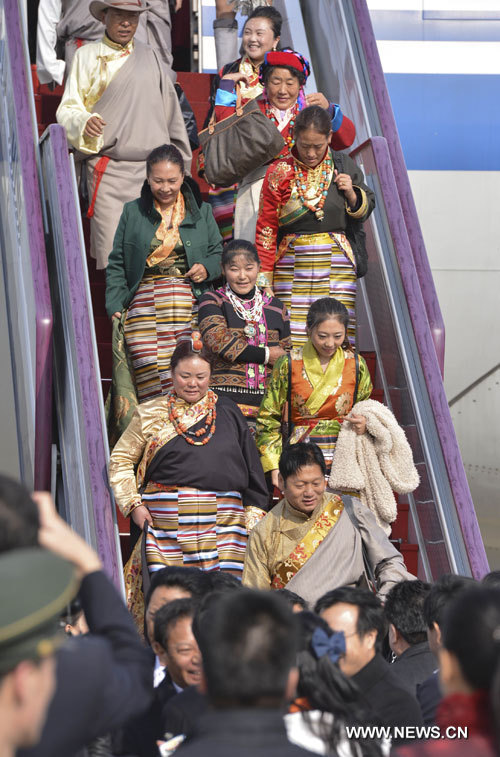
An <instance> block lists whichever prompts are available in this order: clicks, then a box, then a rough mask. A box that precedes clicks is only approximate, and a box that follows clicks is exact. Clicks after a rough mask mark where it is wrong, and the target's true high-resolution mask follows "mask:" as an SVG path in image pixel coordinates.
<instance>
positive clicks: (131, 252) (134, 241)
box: [106, 182, 222, 318]
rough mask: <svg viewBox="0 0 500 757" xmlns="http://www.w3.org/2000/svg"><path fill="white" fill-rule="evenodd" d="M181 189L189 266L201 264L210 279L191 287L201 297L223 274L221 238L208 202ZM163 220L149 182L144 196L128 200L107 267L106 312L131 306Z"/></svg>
mask: <svg viewBox="0 0 500 757" xmlns="http://www.w3.org/2000/svg"><path fill="white" fill-rule="evenodd" d="M181 192H182V194H183V195H184V199H185V201H186V215H185V218H184V220H183V221H182V223H181V225H180V226H179V233H180V237H181V240H182V243H183V245H184V250H185V252H186V257H187V262H188V269H189V268H191V266H193V265H194V264H195V263H202V265H204V266H205V268H206V269H207V273H208V279H206V280H205V281H203V282H202V283H201V284H196V285H193V283H192V282H191V288H192V290H193V294H194V296H195V297H196V298H197V299H198V298H199V297H201V295H202V294H203V292H205V291H206V290H207V289H208V288H209V287H210V282H211V281H214V280H215V279H217V278H218V277H219V276H220V272H221V270H220V258H221V253H222V237H221V235H220V233H219V228H218V226H217V224H216V222H215V219H214V217H213V213H212V208H211V206H210V205H209V204H208V203H207V202H202V203H201V206H199V205H198V203H197V202H196V200H195V197H194V195H193V193H192V191H191V189H190V188H189V187H188V186H187V185H186V184H183V185H182V187H181ZM160 223H161V216H160V214H159V213H158V211H157V210H156V209H155V207H154V204H153V196H152V194H151V190H150V189H149V185H148V184H147V182H144V186H143V188H142V192H141V196H140V197H139V198H138V199H137V200H132V202H127V203H125V205H124V206H123V212H122V215H121V218H120V222H119V224H118V228H117V230H116V234H115V238H114V241H113V250H112V252H111V254H110V256H109V261H108V267H107V269H106V311H107V313H108V315H109V317H110V318H111V316H112V315H113V313H116V312H117V311H120V312H122V311H123V310H124V308H126V307H128V305H130V302H131V301H132V298H133V296H134V294H135V293H136V291H137V287H138V286H139V284H140V283H141V279H142V277H143V275H144V269H145V267H146V258H147V257H148V255H149V253H150V247H151V241H152V239H153V237H154V235H155V232H156V229H157V228H158V226H159V225H160Z"/></svg>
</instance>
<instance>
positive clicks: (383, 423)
mask: <svg viewBox="0 0 500 757" xmlns="http://www.w3.org/2000/svg"><path fill="white" fill-rule="evenodd" d="M352 413H353V415H364V417H365V418H366V431H367V433H364V434H362V435H358V434H356V432H355V431H354V430H353V429H352V428H351V425H350V423H348V422H345V421H344V423H343V424H342V428H341V430H340V434H339V437H338V439H337V445H336V447H335V453H334V456H333V463H332V469H331V472H330V479H329V486H330V488H331V489H344V490H350V489H356V490H358V491H359V492H360V495H361V501H362V502H364V504H365V505H367V506H368V507H369V508H370V510H371V511H372V512H373V514H374V515H375V518H376V519H377V522H378V523H379V525H380V526H381V527H382V528H383V529H384V531H385V532H386V533H387V534H390V532H391V526H390V524H391V523H392V522H393V521H395V520H396V516H397V504H396V500H395V498H394V493H393V492H397V493H398V494H408V493H409V492H412V491H414V489H416V488H417V486H418V484H419V482H420V478H419V475H418V472H417V469H416V468H415V465H414V464H413V455H412V451H411V448H410V445H409V444H408V441H407V439H406V436H405V432H404V431H403V429H402V428H401V426H400V425H399V424H398V422H397V420H396V418H395V417H394V415H393V414H392V412H391V411H390V410H389V408H388V407H386V406H385V405H382V403H381V402H377V401H376V400H363V401H362V402H357V403H356V404H355V405H354V407H353V409H352Z"/></svg>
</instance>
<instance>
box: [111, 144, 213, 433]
mask: <svg viewBox="0 0 500 757" xmlns="http://www.w3.org/2000/svg"><path fill="white" fill-rule="evenodd" d="M146 172H147V179H146V181H145V182H144V186H143V188H142V193H141V197H140V198H139V199H137V200H133V201H132V202H129V203H126V205H125V206H124V209H123V213H122V216H121V219H120V223H119V225H118V229H117V231H116V234H115V239H114V244H113V250H112V252H111V254H110V256H109V264H108V268H107V271H106V310H107V312H108V315H109V316H110V318H112V319H113V339H114V351H115V349H116V356H115V357H114V365H113V368H114V369H116V370H115V371H114V372H115V376H114V386H113V390H114V397H115V399H114V405H115V407H114V411H115V414H117V415H118V414H119V412H120V409H119V408H121V410H123V409H124V403H123V401H122V390H121V388H120V385H119V383H120V379H119V375H118V374H119V371H118V368H119V367H120V366H124V365H126V364H127V358H126V356H125V354H124V353H123V341H124V340H123V333H120V334H118V333H115V332H118V331H119V330H120V329H122V330H123V332H124V336H125V342H126V346H127V349H128V354H129V356H130V359H131V363H132V367H133V374H134V375H133V378H134V384H135V390H136V393H137V398H138V400H139V402H144V401H145V400H148V399H150V398H151V397H154V396H155V395H158V394H163V393H165V392H166V391H167V390H168V389H169V388H170V386H171V377H170V358H171V355H172V353H173V351H174V348H175V345H176V341H177V340H178V339H179V338H183V337H184V338H187V337H188V336H189V335H190V334H191V331H192V328H193V325H194V323H193V321H196V311H197V300H198V298H199V297H200V296H201V294H202V292H204V291H205V289H206V288H207V287H208V286H209V282H210V281H213V280H214V279H216V278H217V277H218V276H219V275H220V255H221V251H222V242H221V237H220V234H219V230H218V228H217V224H216V223H215V221H214V218H213V215H212V210H211V208H210V205H208V203H205V202H202V203H200V204H199V203H198V202H197V201H196V198H195V196H194V194H193V192H192V191H191V188H190V186H189V184H188V183H187V181H186V180H185V176H184V164H183V162H182V157H181V155H180V153H179V151H178V150H177V148H176V147H174V146H173V145H162V146H161V147H158V148H156V149H155V150H153V151H152V153H151V154H150V155H149V156H148V159H147V163H146ZM120 344H121V345H122V349H121V350H120V351H118V346H117V345H120ZM122 353H123V354H122ZM125 378H126V377H125ZM125 378H124V380H123V381H122V384H123V385H125ZM115 379H116V380H115ZM129 383H130V380H129ZM115 384H116V386H115ZM125 404H126V406H127V408H128V410H127V413H126V416H127V417H123V418H121V421H123V422H120V429H121V431H123V430H124V429H125V428H126V422H127V421H128V420H129V414H131V413H130V407H129V402H128V401H127V403H125ZM130 404H132V403H130ZM132 409H133V407H132Z"/></svg>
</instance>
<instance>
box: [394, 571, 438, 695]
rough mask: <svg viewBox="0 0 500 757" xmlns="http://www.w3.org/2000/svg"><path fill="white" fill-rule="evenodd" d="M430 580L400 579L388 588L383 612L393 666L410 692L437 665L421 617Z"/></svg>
mask: <svg viewBox="0 0 500 757" xmlns="http://www.w3.org/2000/svg"><path fill="white" fill-rule="evenodd" d="M430 588H431V587H430V584H428V583H424V582H423V581H418V580H417V581H400V583H398V584H395V585H394V586H393V587H392V589H391V590H390V591H389V592H388V594H387V597H386V600H385V605H384V612H385V617H386V618H387V620H388V623H389V646H390V647H391V649H392V651H393V653H394V654H395V655H396V659H395V660H394V662H393V665H392V670H393V672H394V673H395V675H396V676H397V677H398V678H399V681H400V683H401V685H402V686H405V687H406V688H407V689H408V691H410V692H411V693H412V694H415V695H416V693H417V686H418V684H420V683H422V682H423V681H425V679H426V678H428V677H429V676H430V675H431V674H432V673H433V671H434V670H435V669H436V667H437V660H436V658H435V656H434V654H433V652H432V651H431V649H430V647H429V642H428V641H427V631H426V625H425V620H424V600H425V598H426V596H427V595H428V593H429V591H430Z"/></svg>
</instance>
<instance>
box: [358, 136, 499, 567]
mask: <svg viewBox="0 0 500 757" xmlns="http://www.w3.org/2000/svg"><path fill="white" fill-rule="evenodd" d="M352 155H353V157H354V159H355V160H356V161H357V162H358V164H359V165H360V166H361V167H362V169H363V172H364V173H365V176H366V180H367V183H368V184H369V185H370V186H371V188H372V189H373V190H374V192H375V194H376V196H377V206H376V209H375V211H374V213H373V214H372V216H370V218H369V219H368V221H367V222H366V223H365V231H366V234H367V248H368V257H369V272H368V274H367V276H366V277H365V278H364V279H362V280H361V287H360V289H361V295H362V299H363V307H362V311H363V312H364V317H363V319H362V320H363V321H364V322H362V323H361V326H360V328H361V330H363V329H364V331H365V333H364V335H362V339H364V340H365V343H366V341H367V340H369V339H371V345H370V346H371V347H372V348H373V349H374V350H375V352H376V353H377V371H378V376H379V381H380V385H381V388H383V390H384V396H385V402H386V403H387V404H388V406H389V407H391V408H392V409H393V411H394V413H395V414H396V416H397V418H398V420H399V422H400V423H401V425H402V426H403V428H404V429H405V432H406V435H407V437H408V439H409V441H410V444H411V447H412V450H413V455H414V459H415V463H416V466H417V468H418V471H419V474H420V479H421V481H420V486H419V487H418V488H417V489H416V491H415V492H414V493H413V495H412V496H411V497H409V500H408V501H409V504H410V513H411V516H412V523H411V529H410V531H411V533H412V536H413V537H414V538H415V540H416V542H417V543H418V545H419V550H420V555H419V559H420V561H421V562H420V565H421V568H422V574H423V575H424V576H425V577H426V578H427V579H429V580H432V579H436V578H437V577H438V576H439V575H441V574H442V573H446V572H454V573H460V574H463V575H473V576H475V577H479V576H482V575H483V574H484V573H485V572H487V570H488V563H487V560H486V553H485V551H484V546H483V542H482V539H481V534H480V531H479V526H478V523H477V519H476V514H475V510H474V505H473V503H472V500H471V496H470V492H469V487H468V484H467V479H466V476H465V471H464V468H463V464H462V460H461V457H460V451H459V448H458V443H457V440H456V437H455V432H454V429H453V423H452V420H451V416H450V413H449V409H448V403H447V400H446V395H445V392H444V386H443V382H442V379H441V372H440V367H439V364H438V360H437V356H436V353H435V350H434V344H433V341H432V335H431V331H430V328H429V324H428V321H427V318H426V314H425V307H424V303H423V298H422V293H421V290H420V286H419V278H418V276H417V272H416V266H415V263H414V259H413V255H412V251H411V246H410V241H409V237H408V232H407V229H406V225H405V222H404V215H403V210H402V206H401V202H400V199H399V194H398V189H397V184H396V181H395V177H394V172H393V170H392V161H391V157H390V153H389V148H388V145H387V142H386V140H385V139H383V138H381V137H374V138H373V139H370V140H367V142H365V143H364V144H363V145H361V146H360V147H358V148H357V149H356V150H355V151H354V152H353V153H352Z"/></svg>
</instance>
